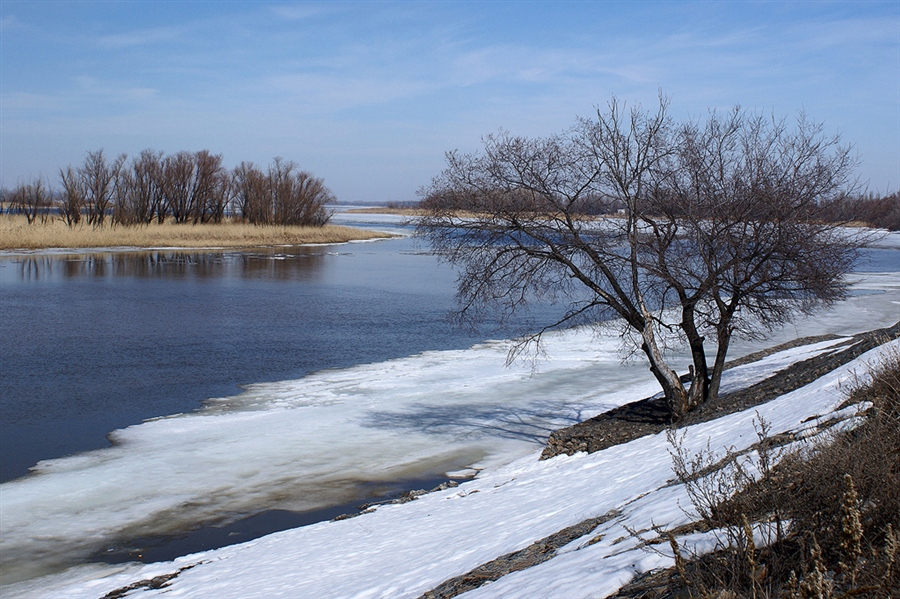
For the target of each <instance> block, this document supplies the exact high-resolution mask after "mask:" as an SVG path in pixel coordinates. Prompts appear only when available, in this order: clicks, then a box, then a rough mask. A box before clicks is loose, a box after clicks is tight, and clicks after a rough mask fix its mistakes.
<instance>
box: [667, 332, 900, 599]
mask: <svg viewBox="0 0 900 599" xmlns="http://www.w3.org/2000/svg"><path fill="white" fill-rule="evenodd" d="M871 375H872V377H871V381H869V382H866V383H864V384H854V385H851V389H850V391H849V393H848V404H851V405H852V404H861V405H867V404H871V407H870V408H868V409H867V411H866V412H865V414H864V417H863V420H862V423H861V424H860V425H859V426H857V427H855V428H853V429H852V430H849V431H844V432H840V433H833V434H832V435H831V436H830V438H829V439H828V442H827V443H818V444H816V445H814V446H810V447H808V448H806V450H804V451H802V452H799V453H793V454H790V455H787V456H785V457H784V458H783V459H781V460H777V457H779V456H778V455H777V453H778V451H779V450H778V448H777V445H778V439H773V438H770V437H769V436H768V435H767V434H766V433H767V431H766V428H765V424H764V423H762V424H761V425H760V429H759V431H758V432H759V434H760V443H759V444H758V446H757V449H758V450H759V451H760V463H759V465H760V470H761V472H762V473H763V478H762V479H760V480H759V481H754V480H753V478H752V477H751V476H750V475H749V474H747V473H746V472H743V471H741V469H740V467H739V466H737V465H736V464H735V463H734V462H732V463H731V464H730V465H728V466H726V467H725V468H722V469H721V470H718V471H715V472H714V473H713V474H711V475H709V474H706V473H705V472H704V471H705V470H706V469H707V468H708V466H709V465H708V464H707V463H706V461H705V458H704V456H702V455H700V456H685V455H683V454H681V452H680V451H679V449H678V443H677V440H676V441H675V448H676V449H675V451H674V452H673V457H674V459H675V470H676V474H677V476H678V478H679V479H680V480H681V482H683V483H684V484H685V485H686V486H687V487H688V489H689V494H690V495H691V500H692V504H693V505H694V508H695V509H696V510H697V511H698V513H699V514H700V515H701V524H702V526H703V527H706V528H709V529H714V530H719V531H723V532H721V533H719V534H720V536H719V543H720V547H719V550H718V551H716V552H714V553H712V554H708V555H704V556H694V557H693V558H692V559H691V558H690V556H684V555H679V556H678V557H677V558H676V572H675V573H673V575H672V578H671V579H670V583H669V584H668V585H666V586H667V587H669V589H670V590H669V593H670V595H669V596H672V595H678V594H683V595H685V596H690V597H704V598H705V597H710V598H712V597H723V598H725V597H727V598H728V599H740V598H744V597H747V598H750V597H752V598H754V599H756V598H774V597H785V598H788V599H801V598H802V599H807V598H812V597H816V598H819V599H829V598H838V597H873V598H887V597H898V596H900V351H897V350H896V349H895V350H893V351H889V352H887V354H886V356H885V357H884V358H883V359H882V361H881V362H879V363H877V364H874V365H873V366H872V367H871ZM776 462H777V463H776ZM754 522H756V523H761V522H765V523H768V524H769V525H770V526H771V529H770V532H769V534H770V535H771V536H770V537H769V539H768V540H769V541H770V542H771V544H769V545H768V546H766V547H756V546H755V543H754V541H753V538H752V535H751V534H750V533H749V530H750V526H751V525H752V523H754ZM669 539H670V543H671V545H672V547H673V548H674V549H675V550H676V554H677V553H679V551H678V545H677V542H676V541H675V539H674V537H672V536H670V537H669ZM663 596H664V595H663Z"/></svg>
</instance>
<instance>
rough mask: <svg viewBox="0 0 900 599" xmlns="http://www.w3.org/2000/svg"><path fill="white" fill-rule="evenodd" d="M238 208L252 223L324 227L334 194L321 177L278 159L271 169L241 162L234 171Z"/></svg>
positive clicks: (235, 197) (235, 199)
mask: <svg viewBox="0 0 900 599" xmlns="http://www.w3.org/2000/svg"><path fill="white" fill-rule="evenodd" d="M232 186H233V192H232V193H233V194H234V202H235V204H236V210H237V211H238V212H240V214H241V216H242V218H244V219H246V220H247V221H248V222H250V223H252V224H260V225H262V224H269V225H271V224H277V225H310V226H321V225H324V224H325V223H327V222H328V219H329V218H330V216H331V215H330V214H329V213H328V210H327V208H326V206H327V204H329V203H331V202H333V201H334V195H333V194H332V193H331V191H330V190H329V189H328V188H327V187H326V186H325V183H324V182H323V181H322V179H320V178H317V177H314V176H313V175H311V174H310V173H308V172H306V171H301V170H298V169H297V165H296V163H294V162H292V161H289V160H287V161H286V160H284V159H282V158H275V160H274V161H273V162H272V164H270V165H269V169H268V172H265V173H264V172H263V171H261V170H260V169H259V168H257V167H256V166H254V165H253V164H252V163H246V162H242V163H241V164H240V165H239V166H238V167H237V168H235V169H234V172H233V173H232Z"/></svg>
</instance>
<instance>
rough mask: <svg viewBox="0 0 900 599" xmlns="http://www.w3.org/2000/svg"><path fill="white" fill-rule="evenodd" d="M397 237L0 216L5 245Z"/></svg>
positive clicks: (185, 244)
mask: <svg viewBox="0 0 900 599" xmlns="http://www.w3.org/2000/svg"><path fill="white" fill-rule="evenodd" d="M385 237H391V235H390V234H388V233H380V232H377V231H366V230H363V229H356V228H353V227H342V226H337V225H326V226H324V227H277V226H256V225H248V224H245V223H239V222H227V223H223V224H219V225H213V224H205V225H176V224H173V223H164V224H162V225H157V224H152V225H146V226H137V227H124V226H104V227H103V228H100V229H95V228H93V227H90V226H77V227H74V228H71V229H70V228H69V227H67V226H66V225H65V223H63V222H61V221H59V220H56V219H54V220H52V221H50V222H47V223H40V222H35V223H34V224H31V225H29V224H27V223H26V221H25V217H24V216H19V215H3V216H0V249H3V250H13V249H32V250H33V249H47V248H98V247H103V248H108V247H141V248H150V247H179V248H208V247H217V248H218V247H229V248H235V247H254V246H267V245H301V244H310V243H343V242H346V241H353V240H363V239H378V238H385Z"/></svg>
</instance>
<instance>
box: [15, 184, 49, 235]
mask: <svg viewBox="0 0 900 599" xmlns="http://www.w3.org/2000/svg"><path fill="white" fill-rule="evenodd" d="M52 199H53V198H52V194H51V192H50V189H49V187H48V186H47V184H46V183H45V182H44V180H43V179H41V178H37V179H35V180H33V181H32V182H31V183H26V184H23V185H19V186H18V187H16V188H15V189H14V190H13V191H12V193H11V194H10V203H11V204H12V207H13V208H14V209H15V210H16V211H18V212H20V213H21V214H24V215H25V219H26V220H27V221H28V224H29V225H30V224H32V223H34V222H35V221H36V220H37V219H38V218H40V219H41V222H46V221H47V216H48V210H49V209H50V205H51V204H52Z"/></svg>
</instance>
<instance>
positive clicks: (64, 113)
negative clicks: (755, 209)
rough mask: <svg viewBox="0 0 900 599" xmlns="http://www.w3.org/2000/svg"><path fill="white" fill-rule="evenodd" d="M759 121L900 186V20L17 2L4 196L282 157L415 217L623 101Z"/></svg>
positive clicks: (486, 6) (840, 12) (0, 91)
mask: <svg viewBox="0 0 900 599" xmlns="http://www.w3.org/2000/svg"><path fill="white" fill-rule="evenodd" d="M660 91H662V93H663V94H665V95H666V96H668V97H669V99H670V102H671V105H670V114H671V115H672V116H673V117H674V118H676V119H679V120H682V119H702V118H703V117H704V116H705V115H706V114H708V110H710V109H720V110H721V109H729V108H731V107H733V106H735V105H740V106H742V107H744V108H746V109H748V110H751V111H757V112H762V113H765V114H773V115H775V116H776V117H788V118H792V119H793V118H795V117H796V116H797V115H798V113H799V112H800V111H801V110H802V111H805V113H806V114H807V115H808V116H809V117H810V118H811V119H812V120H814V121H817V122H821V123H822V124H823V125H824V130H825V132H827V133H828V134H840V135H841V137H842V139H843V141H844V142H846V143H849V144H851V145H852V146H853V148H854V149H855V152H856V153H857V154H858V157H859V159H860V161H861V166H860V168H859V170H858V175H859V177H860V180H861V181H862V183H863V184H865V185H867V187H868V189H869V190H870V191H873V192H876V193H890V192H893V191H897V190H898V189H900V1H898V0H890V1H880V2H865V1H859V0H857V1H854V2H817V1H804V2H750V3H740V2H712V1H708V2H599V1H598V2H584V1H582V2H527V1H520V2H503V1H495V2H328V3H317V2H272V3H269V2H240V1H232V2H212V1H128V0H119V1H115V2H111V1H107V2H78V1H41V0H29V1H26V2H20V1H14V0H0V185H2V186H5V187H13V186H15V185H17V184H19V183H22V182H26V181H28V180H31V179H33V178H35V177H45V178H47V179H48V180H49V181H50V182H51V183H52V184H53V185H58V178H59V176H58V172H59V169H60V168H61V167H65V166H68V165H77V164H79V163H80V162H81V161H82V160H83V158H84V155H85V153H86V152H87V151H92V150H97V149H101V148H102V149H104V150H105V152H106V153H107V154H108V155H118V154H120V153H126V154H128V155H129V156H135V155H137V154H138V153H139V152H140V151H141V150H143V149H146V148H151V149H154V150H158V151H163V152H166V153H174V152H177V151H181V150H188V151H198V150H203V149H207V150H209V151H211V152H213V153H216V154H222V155H223V160H224V164H225V165H226V166H228V167H233V166H236V165H237V164H239V163H240V162H242V161H251V162H255V163H256V164H258V165H262V166H265V165H267V164H268V163H269V162H270V161H271V160H272V159H273V158H274V157H276V156H281V157H283V158H285V159H287V160H293V161H295V162H296V163H297V164H298V165H299V166H300V167H301V168H303V169H305V170H307V171H310V172H312V173H313V174H314V175H316V176H318V177H322V178H323V179H324V180H325V184H326V185H327V186H328V187H329V188H330V189H331V190H332V191H333V192H334V193H335V195H336V196H337V198H338V200H339V201H340V202H342V203H384V202H390V201H394V202H405V201H411V200H415V199H417V195H416V194H417V191H418V190H419V189H420V188H422V187H423V186H426V185H427V184H428V183H429V182H430V180H431V178H432V177H434V176H435V175H437V174H438V173H439V172H440V170H441V169H442V168H443V165H444V154H445V152H447V151H450V150H454V149H459V150H460V151H463V152H472V151H476V150H478V149H479V148H480V147H481V139H482V137H484V136H485V135H487V134H489V133H492V132H495V131H497V130H499V129H505V130H508V131H510V132H511V133H513V134H516V135H524V136H534V137H537V136H546V135H552V134H555V133H559V132H561V131H563V130H565V129H566V128H567V127H569V126H571V125H572V124H573V123H574V122H575V119H576V118H577V117H590V116H591V115H592V114H594V113H595V112H596V110H597V108H598V107H599V108H601V109H602V108H603V107H605V106H606V104H607V103H608V102H609V101H610V99H611V98H612V97H614V96H615V97H617V98H618V99H620V100H623V101H626V102H629V103H639V104H641V105H643V106H644V107H645V108H648V109H654V108H655V107H656V104H657V102H658V95H659V93H660Z"/></svg>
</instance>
